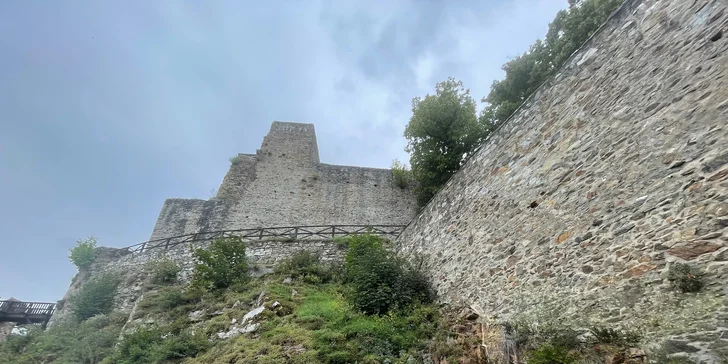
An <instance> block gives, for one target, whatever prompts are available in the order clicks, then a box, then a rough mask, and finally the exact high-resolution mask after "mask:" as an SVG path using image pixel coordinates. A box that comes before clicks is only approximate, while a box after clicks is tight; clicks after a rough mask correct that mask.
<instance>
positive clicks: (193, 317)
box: [187, 310, 205, 322]
mask: <svg viewBox="0 0 728 364" xmlns="http://www.w3.org/2000/svg"><path fill="white" fill-rule="evenodd" d="M187 318H188V319H189V320H190V321H192V322H199V321H202V319H203V318H205V310H198V311H193V312H190V314H189V315H187Z"/></svg>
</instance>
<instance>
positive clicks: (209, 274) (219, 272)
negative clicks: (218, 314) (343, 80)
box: [192, 237, 250, 290]
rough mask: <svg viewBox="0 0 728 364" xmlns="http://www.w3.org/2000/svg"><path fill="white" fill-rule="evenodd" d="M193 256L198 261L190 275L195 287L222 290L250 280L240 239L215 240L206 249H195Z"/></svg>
mask: <svg viewBox="0 0 728 364" xmlns="http://www.w3.org/2000/svg"><path fill="white" fill-rule="evenodd" d="M193 255H194V257H195V258H196V259H197V260H198V261H199V263H198V264H196V265H195V270H194V272H193V275H192V284H193V286H195V287H199V288H203V289H207V290H211V289H222V288H227V287H230V286H231V285H232V284H234V283H245V282H247V281H248V280H249V279H250V276H249V275H248V262H247V260H246V258H245V243H243V241H242V240H241V239H240V238H237V237H232V238H222V239H217V240H215V241H214V242H213V243H212V244H211V245H210V247H209V248H208V249H197V250H195V251H194V253H193Z"/></svg>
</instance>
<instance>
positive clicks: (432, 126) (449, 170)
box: [404, 77, 485, 206]
mask: <svg viewBox="0 0 728 364" xmlns="http://www.w3.org/2000/svg"><path fill="white" fill-rule="evenodd" d="M476 114H477V113H476V102H475V100H474V99H473V98H472V97H471V96H470V90H468V89H465V88H464V87H463V83H462V82H461V81H457V80H455V79H454V78H452V77H450V78H448V79H447V80H446V81H443V82H440V83H438V84H437V85H436V86H435V94H434V95H430V94H428V95H426V96H425V98H424V99H423V98H420V97H415V98H413V99H412V117H411V118H410V121H409V124H407V127H406V128H405V131H404V137H405V138H407V149H406V150H407V152H408V153H410V164H411V166H412V174H413V177H414V179H415V180H416V182H417V186H416V187H415V194H416V195H417V201H418V203H419V204H420V206H423V205H424V204H426V203H427V201H429V200H430V198H432V196H434V195H435V193H437V191H438V190H439V189H440V188H442V186H443V185H444V184H445V182H447V180H448V179H449V178H450V176H452V175H453V174H454V173H455V172H456V171H457V170H458V169H459V168H460V166H461V165H462V163H463V162H464V161H465V158H466V157H467V156H468V155H469V154H470V153H471V152H472V151H473V149H475V147H476V146H477V145H478V142H480V141H481V140H482V138H483V137H484V136H485V135H484V131H485V129H484V128H483V127H482V125H481V124H480V123H479V122H478V118H477V115H476Z"/></svg>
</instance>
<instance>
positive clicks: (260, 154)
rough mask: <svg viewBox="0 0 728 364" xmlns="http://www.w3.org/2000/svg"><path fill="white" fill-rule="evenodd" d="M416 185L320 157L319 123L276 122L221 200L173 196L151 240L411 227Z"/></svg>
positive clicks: (235, 170) (234, 169) (243, 158)
mask: <svg viewBox="0 0 728 364" xmlns="http://www.w3.org/2000/svg"><path fill="white" fill-rule="evenodd" d="M415 211H416V203H415V199H414V197H413V195H412V193H411V191H410V190H407V189H401V188H399V187H397V186H396V185H395V183H394V180H393V176H392V171H391V170H389V169H377V168H361V167H348V166H334V165H329V164H323V163H320V162H319V156H318V147H317V143H316V133H315V131H314V127H313V125H312V124H299V123H282V122H274V123H273V124H272V126H271V129H270V132H269V133H268V135H267V136H266V137H265V138H264V140H263V144H262V146H261V149H259V150H258V151H257V152H256V154H239V155H238V163H236V164H233V165H231V166H230V170H229V171H228V173H227V175H226V176H225V178H224V179H223V182H222V184H221V185H220V188H219V189H218V194H217V196H216V198H214V199H211V200H208V201H204V200H186V199H169V200H167V201H166V202H165V203H164V206H163V208H162V211H161V213H160V215H159V218H158V220H157V223H156V226H155V227H154V231H153V233H152V237H151V239H158V238H166V237H170V236H175V235H184V234H188V233H194V232H200V231H214V230H228V229H242V228H257V227H275V226H293V225H357V224H359V225H377V224H402V225H404V224H407V223H408V222H409V221H410V220H411V218H412V217H413V216H414V214H415Z"/></svg>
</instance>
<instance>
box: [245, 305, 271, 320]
mask: <svg viewBox="0 0 728 364" xmlns="http://www.w3.org/2000/svg"><path fill="white" fill-rule="evenodd" d="M263 311H265V307H264V306H259V307H258V308H256V309H254V310H252V311H250V312H248V313H246V314H245V316H243V321H242V322H241V324H244V323H246V322H247V321H249V320H252V319H254V318H255V317H256V316H258V315H260V313H261V312H263Z"/></svg>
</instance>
